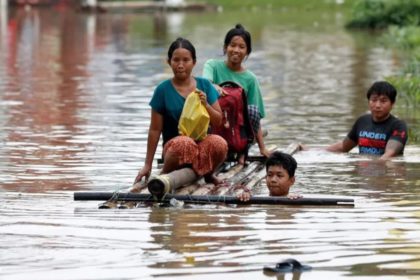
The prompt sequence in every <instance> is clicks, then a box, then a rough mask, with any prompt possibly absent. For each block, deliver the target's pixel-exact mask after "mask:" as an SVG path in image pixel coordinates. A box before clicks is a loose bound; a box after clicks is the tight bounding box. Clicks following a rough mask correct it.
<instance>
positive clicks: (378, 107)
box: [369, 93, 393, 122]
mask: <svg viewBox="0 0 420 280" xmlns="http://www.w3.org/2000/svg"><path fill="white" fill-rule="evenodd" d="M392 106H393V104H392V102H391V100H390V99H389V97H388V96H386V95H379V94H377V93H373V94H372V95H371V96H370V98H369V110H370V112H371V114H372V118H373V120H374V121H376V122H380V121H384V120H386V119H387V118H388V116H389V113H390V112H391V110H392Z"/></svg>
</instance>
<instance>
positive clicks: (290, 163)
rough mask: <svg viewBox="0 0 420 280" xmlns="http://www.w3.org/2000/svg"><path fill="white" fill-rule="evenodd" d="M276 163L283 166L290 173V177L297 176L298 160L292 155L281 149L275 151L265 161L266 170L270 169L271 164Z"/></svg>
mask: <svg viewBox="0 0 420 280" xmlns="http://www.w3.org/2000/svg"><path fill="white" fill-rule="evenodd" d="M274 165H278V166H281V167H283V168H284V169H285V170H286V171H287V174H289V177H293V176H295V171H296V168H297V162H296V160H295V159H294V158H293V157H292V156H291V155H289V154H286V153H283V152H279V151H275V152H273V153H272V154H271V155H270V156H269V157H268V159H267V162H266V163H265V168H266V171H268V168H269V167H270V166H274Z"/></svg>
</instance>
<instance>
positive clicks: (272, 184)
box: [266, 165, 295, 196]
mask: <svg viewBox="0 0 420 280" xmlns="http://www.w3.org/2000/svg"><path fill="white" fill-rule="evenodd" d="M266 181H267V187H268V190H269V191H270V196H282V195H287V194H288V193H289V189H290V187H291V186H292V185H293V184H294V183H295V177H294V176H293V177H290V176H289V174H288V173H287V170H286V169H284V168H283V166H280V165H272V166H270V167H268V170H267V177H266Z"/></svg>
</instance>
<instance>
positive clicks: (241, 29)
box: [223, 23, 252, 55]
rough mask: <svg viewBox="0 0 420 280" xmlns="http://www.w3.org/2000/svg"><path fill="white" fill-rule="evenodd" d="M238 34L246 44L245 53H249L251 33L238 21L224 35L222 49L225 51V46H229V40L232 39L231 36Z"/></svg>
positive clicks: (250, 49)
mask: <svg viewBox="0 0 420 280" xmlns="http://www.w3.org/2000/svg"><path fill="white" fill-rule="evenodd" d="M235 36H240V37H242V39H244V41H245V44H246V54H247V55H249V54H250V53H251V51H252V46H251V34H250V33H249V32H248V31H246V30H245V28H244V27H243V26H242V24H240V23H238V24H237V25H235V27H234V28H232V29H231V30H229V31H228V33H226V36H225V42H224V45H223V50H224V52H225V53H226V48H227V46H229V44H230V42H231V41H232V39H233V37H235Z"/></svg>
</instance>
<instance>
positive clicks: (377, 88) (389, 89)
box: [366, 81, 397, 103]
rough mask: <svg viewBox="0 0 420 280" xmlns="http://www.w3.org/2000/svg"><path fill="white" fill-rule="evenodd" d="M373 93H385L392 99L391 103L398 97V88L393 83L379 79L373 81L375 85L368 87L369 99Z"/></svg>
mask: <svg viewBox="0 0 420 280" xmlns="http://www.w3.org/2000/svg"><path fill="white" fill-rule="evenodd" d="M372 94H377V95H379V96H380V95H384V96H386V97H388V98H389V100H391V103H394V102H395V99H396V98H397V90H396V89H395V87H394V86H393V85H391V84H390V83H388V82H386V81H379V82H375V83H373V85H372V86H371V87H370V88H369V89H368V91H367V94H366V96H367V99H368V100H369V99H370V96H371V95H372Z"/></svg>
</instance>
